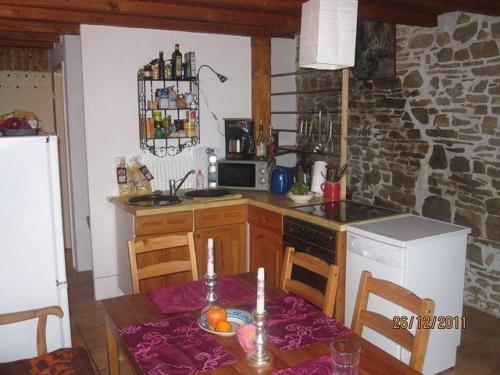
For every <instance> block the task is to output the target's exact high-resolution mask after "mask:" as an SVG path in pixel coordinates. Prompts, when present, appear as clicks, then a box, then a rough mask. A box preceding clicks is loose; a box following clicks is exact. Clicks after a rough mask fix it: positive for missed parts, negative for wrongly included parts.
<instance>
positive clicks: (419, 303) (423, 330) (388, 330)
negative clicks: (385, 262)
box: [351, 271, 434, 371]
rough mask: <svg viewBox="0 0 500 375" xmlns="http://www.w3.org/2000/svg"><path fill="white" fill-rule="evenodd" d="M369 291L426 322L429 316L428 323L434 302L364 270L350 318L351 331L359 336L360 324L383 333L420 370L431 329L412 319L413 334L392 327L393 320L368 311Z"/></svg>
mask: <svg viewBox="0 0 500 375" xmlns="http://www.w3.org/2000/svg"><path fill="white" fill-rule="evenodd" d="M370 293H372V294H375V295H377V296H379V297H381V298H383V299H385V300H387V301H390V302H392V303H394V304H396V305H399V306H401V307H403V308H404V309H406V310H408V311H411V312H412V313H414V314H416V315H417V316H419V317H420V318H419V319H420V321H421V322H424V321H426V319H429V322H430V319H432V315H433V314H434V301H433V300H431V299H428V298H423V299H421V298H419V297H417V296H416V295H415V294H414V293H412V292H411V291H410V290H408V289H405V288H403V287H401V286H399V285H396V284H394V283H391V282H390V281H387V280H382V279H376V278H374V277H372V274H371V273H370V272H368V271H363V273H362V274H361V280H360V282H359V289H358V296H357V299H356V306H355V307H354V314H353V318H352V324H351V329H352V330H353V331H354V333H356V334H358V335H361V331H362V329H363V327H364V326H366V327H369V328H371V329H373V330H375V331H377V332H378V333H380V334H382V335H384V336H386V337H387V338H389V339H391V340H392V341H394V342H396V343H397V344H399V345H401V346H402V347H404V348H405V349H407V350H408V351H410V352H411V358H410V366H411V367H413V368H414V369H415V370H417V371H422V367H423V365H424V359H425V352H426V350H427V343H428V341H429V332H430V330H429V329H427V328H428V327H423V324H422V325H420V327H419V325H417V323H416V321H415V325H416V326H417V329H416V332H415V335H413V334H412V333H411V332H410V331H409V330H407V329H403V328H404V327H397V328H396V327H394V321H393V320H392V319H389V318H386V317H385V316H383V315H381V314H378V313H376V312H373V311H368V310H367V305H368V298H369V295H370ZM424 317H425V318H424ZM409 328H411V327H409Z"/></svg>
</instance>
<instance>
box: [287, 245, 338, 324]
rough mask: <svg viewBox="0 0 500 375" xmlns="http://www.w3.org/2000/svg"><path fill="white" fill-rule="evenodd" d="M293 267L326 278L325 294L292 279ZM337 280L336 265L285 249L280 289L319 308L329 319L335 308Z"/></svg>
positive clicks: (292, 249) (288, 248) (291, 249)
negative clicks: (298, 267) (295, 266)
mask: <svg viewBox="0 0 500 375" xmlns="http://www.w3.org/2000/svg"><path fill="white" fill-rule="evenodd" d="M294 265H297V266H300V267H302V268H305V269H307V270H308V271H311V272H314V273H316V274H318V275H320V276H323V277H324V278H326V279H327V284H326V290H325V293H323V292H322V291H320V290H318V289H315V288H313V287H311V286H309V285H307V284H305V283H303V282H302V281H299V280H294V279H292V268H293V266H294ZM338 279H339V268H338V267H337V266H336V265H334V264H329V263H328V262H326V261H324V260H322V259H319V258H316V257H314V256H312V255H310V254H307V253H303V252H299V251H295V249H294V248H293V247H287V248H286V253H285V260H284V262H283V273H282V277H281V289H283V290H286V291H287V292H291V293H294V294H296V295H298V296H300V297H302V298H304V299H305V300H307V301H309V302H311V303H312V304H314V305H316V306H318V307H321V308H322V309H323V313H324V314H325V315H327V316H330V317H331V316H332V315H333V309H334V308H335V297H336V295H337V284H338Z"/></svg>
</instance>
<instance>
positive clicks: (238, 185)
mask: <svg viewBox="0 0 500 375" xmlns="http://www.w3.org/2000/svg"><path fill="white" fill-rule="evenodd" d="M217 186H218V187H223V188H229V189H245V190H264V191H267V190H268V189H269V162H268V161H266V160H228V159H221V160H218V161H217Z"/></svg>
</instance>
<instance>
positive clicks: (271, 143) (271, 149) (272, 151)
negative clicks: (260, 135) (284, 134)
mask: <svg viewBox="0 0 500 375" xmlns="http://www.w3.org/2000/svg"><path fill="white" fill-rule="evenodd" d="M277 148H278V147H277V139H276V136H275V135H274V133H273V126H272V125H270V126H269V139H268V141H267V155H269V158H270V159H272V158H274V157H275V156H276V150H277Z"/></svg>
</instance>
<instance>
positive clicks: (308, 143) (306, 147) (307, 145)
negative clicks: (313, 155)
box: [304, 120, 314, 151]
mask: <svg viewBox="0 0 500 375" xmlns="http://www.w3.org/2000/svg"><path fill="white" fill-rule="evenodd" d="M307 125H308V121H307V120H306V126H307ZM313 128H314V123H313V122H312V121H311V124H310V125H309V128H308V131H309V134H308V135H307V141H306V142H305V145H304V150H306V151H309V150H311V148H312V132H313Z"/></svg>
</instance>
